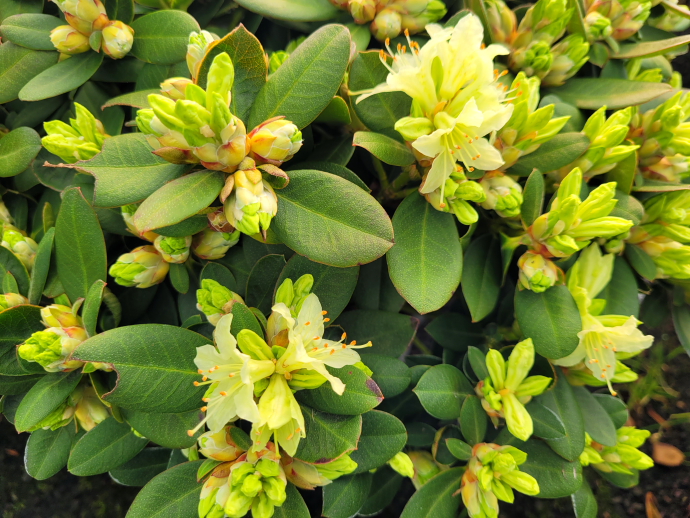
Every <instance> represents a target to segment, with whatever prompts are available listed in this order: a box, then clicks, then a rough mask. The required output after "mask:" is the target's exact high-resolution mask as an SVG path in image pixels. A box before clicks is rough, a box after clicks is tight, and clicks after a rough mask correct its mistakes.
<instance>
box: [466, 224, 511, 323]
mask: <svg viewBox="0 0 690 518" xmlns="http://www.w3.org/2000/svg"><path fill="white" fill-rule="evenodd" d="M464 270H465V271H464V274H465V280H464V282H463V283H462V294H463V295H464V296H465V301H466V302H467V305H468V306H469V308H470V314H471V315H472V321H473V322H479V321H480V320H482V319H484V317H486V316H488V315H489V314H490V313H491V312H492V311H493V310H494V308H495V307H496V303H497V302H498V295H499V293H500V291H501V281H502V280H503V272H502V268H501V245H500V243H499V242H498V241H497V240H496V239H494V238H493V237H492V236H491V235H489V234H487V235H484V236H481V237H480V238H478V239H475V240H474V241H472V242H471V243H470V246H469V247H468V248H467V252H465V265H464Z"/></svg>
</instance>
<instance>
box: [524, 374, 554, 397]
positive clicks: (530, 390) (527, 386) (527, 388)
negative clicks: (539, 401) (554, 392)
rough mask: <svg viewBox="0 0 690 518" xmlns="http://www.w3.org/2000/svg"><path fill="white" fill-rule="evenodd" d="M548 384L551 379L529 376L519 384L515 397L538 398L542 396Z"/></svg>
mask: <svg viewBox="0 0 690 518" xmlns="http://www.w3.org/2000/svg"><path fill="white" fill-rule="evenodd" d="M550 384H551V378H547V377H546V376H530V377H528V378H526V379H525V380H524V381H523V382H522V383H520V386H518V388H517V390H516V391H515V395H516V396H517V398H518V399H522V398H525V397H532V396H538V395H540V394H543V393H544V391H545V390H546V389H547V388H548V387H549V385H550Z"/></svg>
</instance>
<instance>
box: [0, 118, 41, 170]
mask: <svg viewBox="0 0 690 518" xmlns="http://www.w3.org/2000/svg"><path fill="white" fill-rule="evenodd" d="M40 150H41V137H39V136H38V133H36V132H35V131H34V130H32V129H31V128H27V127H21V128H17V129H15V130H12V131H10V132H9V133H8V134H7V135H5V136H4V137H3V138H2V139H0V177H3V178H8V177H10V176H16V175H18V174H19V173H21V172H22V171H24V169H26V168H27V167H29V165H31V161H32V160H33V159H34V158H36V155H38V152H39V151H40Z"/></svg>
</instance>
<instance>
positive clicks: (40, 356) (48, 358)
mask: <svg viewBox="0 0 690 518" xmlns="http://www.w3.org/2000/svg"><path fill="white" fill-rule="evenodd" d="M87 338H88V336H87V335H86V331H85V330H84V328H82V327H66V328H62V327H50V328H48V329H46V330H45V331H37V332H35V333H34V334H32V335H31V337H29V339H27V340H26V341H25V342H24V343H23V344H22V345H20V346H19V348H18V349H17V352H18V353H19V356H20V357H21V358H23V359H24V360H26V361H28V362H36V363H38V364H39V365H41V366H42V367H43V368H44V369H45V370H46V371H48V372H58V371H65V370H73V369H76V368H78V367H80V366H82V365H83V363H82V362H78V361H68V360H67V359H68V357H69V356H70V354H72V351H74V349H75V348H76V347H77V345H79V344H80V343H81V342H83V341H84V340H86V339H87Z"/></svg>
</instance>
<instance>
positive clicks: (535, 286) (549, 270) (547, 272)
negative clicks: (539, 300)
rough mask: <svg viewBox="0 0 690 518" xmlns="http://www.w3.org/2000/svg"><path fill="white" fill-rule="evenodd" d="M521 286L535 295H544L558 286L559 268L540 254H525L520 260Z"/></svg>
mask: <svg viewBox="0 0 690 518" xmlns="http://www.w3.org/2000/svg"><path fill="white" fill-rule="evenodd" d="M518 267H519V268H520V284H521V285H522V286H523V287H524V288H526V289H528V290H532V291H534V292H535V293H542V292H544V291H546V290H547V289H549V288H550V287H551V286H553V285H554V284H556V282H558V279H559V276H560V275H559V268H558V267H557V266H556V265H555V264H554V263H553V261H551V260H549V259H545V258H544V256H542V255H540V254H535V253H532V252H525V253H524V254H523V255H522V256H521V257H520V259H519V260H518Z"/></svg>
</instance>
